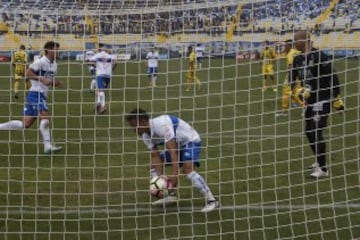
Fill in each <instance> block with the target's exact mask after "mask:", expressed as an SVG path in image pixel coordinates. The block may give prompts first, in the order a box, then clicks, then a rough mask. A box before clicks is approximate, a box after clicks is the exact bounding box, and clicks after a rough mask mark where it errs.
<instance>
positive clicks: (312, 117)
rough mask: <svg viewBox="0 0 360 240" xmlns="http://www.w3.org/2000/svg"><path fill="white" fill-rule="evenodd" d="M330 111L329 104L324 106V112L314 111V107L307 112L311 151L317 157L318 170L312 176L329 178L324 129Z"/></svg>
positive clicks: (306, 121)
mask: <svg viewBox="0 0 360 240" xmlns="http://www.w3.org/2000/svg"><path fill="white" fill-rule="evenodd" d="M329 111H330V105H329V104H328V103H326V104H323V110H322V111H313V107H307V108H306V112H305V125H306V136H307V138H308V140H309V143H310V147H311V150H312V151H313V153H314V154H315V156H316V160H317V163H318V168H317V169H316V170H315V172H314V173H312V174H311V176H314V177H319V176H317V175H318V174H319V173H320V177H322V176H327V174H328V173H327V172H328V170H327V167H326V144H325V141H324V138H323V129H324V128H325V127H326V126H327V118H328V114H329ZM314 174H315V175H314Z"/></svg>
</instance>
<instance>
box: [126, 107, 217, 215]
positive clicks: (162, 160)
mask: <svg viewBox="0 0 360 240" xmlns="http://www.w3.org/2000/svg"><path fill="white" fill-rule="evenodd" d="M126 120H127V122H128V124H129V125H130V126H131V127H132V128H133V129H134V131H135V132H136V133H137V134H138V135H139V136H140V137H141V138H142V140H143V141H144V144H145V145H146V146H147V147H148V148H149V150H150V152H151V166H150V175H151V177H156V176H158V175H162V174H163V166H164V164H167V165H170V166H171V169H172V170H171V174H169V178H170V181H171V185H172V187H171V188H170V189H169V195H168V196H166V197H164V198H162V199H159V200H157V201H155V202H154V203H153V205H163V204H168V203H173V202H176V201H177V197H176V192H175V188H176V186H177V181H178V174H179V167H181V168H182V172H183V173H184V174H186V177H187V179H188V180H190V181H191V183H192V185H193V186H194V187H195V188H196V189H198V190H199V191H200V192H201V193H202V194H203V195H204V197H205V198H206V200H207V204H206V206H205V207H204V208H203V209H202V211H203V212H209V211H212V210H214V209H215V208H216V207H217V206H218V205H219V203H218V201H217V200H216V198H215V197H214V195H213V194H212V193H211V191H210V189H209V187H208V185H207V183H206V182H205V180H204V178H203V177H202V176H201V175H200V174H199V173H197V172H196V171H195V167H199V165H200V161H199V155H200V151H201V139H200V136H199V134H198V133H197V132H196V130H195V129H194V128H192V127H191V126H190V125H189V124H188V123H186V122H185V121H183V120H182V119H180V118H178V117H175V116H172V115H167V114H165V115H161V116H158V117H155V118H149V116H148V114H147V113H146V112H145V111H144V110H142V109H134V110H133V111H131V112H130V113H129V114H128V115H127V118H126ZM161 145H165V150H164V151H162V152H160V150H159V146H161Z"/></svg>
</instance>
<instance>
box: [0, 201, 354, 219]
mask: <svg viewBox="0 0 360 240" xmlns="http://www.w3.org/2000/svg"><path fill="white" fill-rule="evenodd" d="M201 209H202V207H166V208H158V207H150V206H149V207H136V208H125V207H121V206H118V207H114V206H111V207H94V208H89V207H83V208H81V207H80V208H25V207H24V208H18V209H13V208H11V209H8V210H1V211H0V215H18V214H34V215H36V214H51V215H54V214H56V215H63V214H77V213H80V214H92V213H99V214H121V213H149V212H155V213H157V212H177V211H178V212H189V211H191V212H199V211H200V210H201ZM218 209H219V210H221V211H224V210H226V211H234V210H310V209H360V203H349V204H306V205H287V204H278V205H234V206H220V207H219V208H218ZM0 218H1V217H0Z"/></svg>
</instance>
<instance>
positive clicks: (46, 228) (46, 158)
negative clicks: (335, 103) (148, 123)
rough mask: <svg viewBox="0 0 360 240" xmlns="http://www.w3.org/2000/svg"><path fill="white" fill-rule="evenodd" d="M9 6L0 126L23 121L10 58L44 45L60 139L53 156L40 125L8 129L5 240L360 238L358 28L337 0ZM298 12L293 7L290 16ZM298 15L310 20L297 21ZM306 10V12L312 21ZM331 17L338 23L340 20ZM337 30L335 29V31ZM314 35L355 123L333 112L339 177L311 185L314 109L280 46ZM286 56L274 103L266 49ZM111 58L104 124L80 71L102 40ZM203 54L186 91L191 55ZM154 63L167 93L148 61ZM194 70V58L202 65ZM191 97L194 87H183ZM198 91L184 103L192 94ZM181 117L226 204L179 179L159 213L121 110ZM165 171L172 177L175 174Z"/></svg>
mask: <svg viewBox="0 0 360 240" xmlns="http://www.w3.org/2000/svg"><path fill="white" fill-rule="evenodd" d="M44 4H45V3H43V2H41V1H40V2H39V1H38V2H36V3H33V2H30V1H20V5H19V6H17V5H15V3H14V2H13V1H9V2H8V3H7V5H6V6H5V5H4V7H3V8H1V9H0V14H1V16H2V18H1V20H0V31H1V32H2V34H1V35H0V43H1V44H0V72H1V75H0V79H1V83H2V84H1V85H0V86H1V88H0V123H3V122H7V121H10V120H21V119H22V117H23V114H22V112H23V108H24V104H25V102H26V95H27V93H28V91H27V90H25V89H24V85H23V82H22V81H23V80H21V82H20V86H19V89H20V93H21V94H19V98H18V99H15V98H14V94H13V91H14V89H13V81H14V73H15V67H14V66H12V63H11V62H10V58H11V56H12V54H13V53H14V52H15V51H16V50H18V48H19V46H20V45H21V44H24V45H25V46H26V48H27V49H26V51H27V54H28V63H32V62H33V61H34V58H36V57H38V56H40V55H41V54H42V53H43V52H42V50H43V46H44V44H45V42H47V41H55V42H58V43H60V50H59V52H58V55H57V60H56V62H57V65H58V71H57V74H56V79H57V80H60V81H62V82H63V83H64V86H63V87H62V88H56V89H54V90H50V91H49V94H48V100H47V102H48V106H49V114H50V129H51V136H52V139H53V142H54V143H56V144H57V145H60V146H63V147H64V149H63V150H62V151H61V152H59V153H56V154H51V155H45V154H43V142H42V137H41V133H40V132H39V124H40V122H39V121H36V122H35V123H34V124H33V126H32V127H31V128H28V129H24V130H20V131H19V130H18V131H15V130H14V131H13V130H11V131H9V130H1V131H0V230H1V231H0V238H1V239H9V240H10V239H221V240H227V239H309V240H310V239H358V238H360V232H359V229H360V220H359V217H358V216H359V214H360V195H359V185H360V182H359V169H360V165H359V158H360V156H359V154H360V153H359V145H360V142H359V141H360V138H359V131H360V129H359V126H360V124H359V105H360V96H359V89H360V82H359V80H360V79H359V78H360V68H359V66H360V45H359V43H360V41H359V39H360V32H359V29H360V20H359V19H358V18H357V19H355V20H354V21H352V22H351V26H350V23H349V22H348V18H347V16H344V15H336V14H335V13H336V12H341V11H343V10H344V9H348V5H346V4H345V3H342V2H338V1H335V0H334V1H330V0H326V1H315V2H313V3H310V1H305V2H303V3H302V2H300V1H297V0H293V1H287V2H281V1H280V2H277V1H228V0H226V1H225V0H224V1H197V2H196V3H195V2H193V1H187V2H183V1H180V2H179V1H152V0H147V1H105V0H98V1H87V3H85V2H83V1H75V2H72V3H70V2H67V1H48V3H47V5H46V4H45V5H44ZM295 10H296V11H295ZM300 10H302V11H300ZM301 13H304V14H301ZM331 14H332V15H331ZM334 24H335V27H334ZM298 29H303V30H305V29H309V30H310V29H311V31H312V35H311V39H312V41H313V44H314V46H315V47H316V48H320V49H321V50H323V51H324V52H325V53H327V54H329V56H331V57H330V58H331V62H332V63H333V64H334V67H335V69H336V72H337V74H338V76H339V81H340V89H341V98H342V99H343V101H344V103H345V111H344V112H341V113H340V112H336V111H331V113H330V114H329V118H328V122H327V123H328V124H327V127H326V128H325V130H324V138H325V142H326V159H327V165H328V169H329V173H330V175H329V176H328V177H326V178H321V179H312V178H310V177H309V175H310V173H311V171H312V170H309V169H307V167H308V166H309V165H311V164H313V163H314V162H315V157H314V155H313V153H312V151H311V148H310V145H309V142H308V140H307V138H306V135H305V126H304V116H303V111H304V110H303V109H302V108H301V107H299V106H298V105H296V104H295V103H294V102H293V101H292V100H291V99H289V105H290V106H289V109H288V114H287V116H280V117H278V116H277V115H276V114H277V113H278V112H279V111H281V109H282V102H281V101H282V87H283V82H284V79H285V76H286V74H287V72H288V69H287V66H286V62H285V55H284V53H283V50H284V44H285V41H286V40H288V39H293V36H294V32H295V31H296V30H298ZM267 40H268V41H269V45H270V47H271V48H274V51H275V52H276V58H275V59H274V60H273V70H274V74H273V75H274V78H275V85H274V87H273V88H274V89H276V90H277V91H276V92H275V91H273V88H272V87H271V86H270V85H269V87H268V89H267V90H266V91H263V72H262V63H263V60H261V59H260V55H261V52H262V51H263V50H264V47H265V46H264V42H265V41H267ZM100 43H101V44H103V45H104V46H105V48H107V49H108V50H109V52H111V54H112V55H113V57H114V58H115V59H116V68H115V69H114V71H113V76H112V79H111V82H110V85H109V88H108V90H106V91H105V96H106V106H107V112H106V113H105V114H97V113H96V111H95V107H94V106H95V102H96V99H97V98H96V96H95V94H96V93H94V92H91V91H89V90H90V89H89V88H90V83H91V80H92V76H91V74H90V72H89V70H88V67H89V62H87V61H86V60H85V55H86V52H87V51H88V50H92V51H94V52H96V51H97V50H98V48H99V44H100ZM189 46H192V47H193V48H195V47H197V46H199V47H200V48H202V49H203V56H202V64H201V67H200V64H199V62H197V69H196V75H197V77H198V78H199V80H200V82H201V87H200V88H197V85H196V84H195V82H192V83H191V84H190V85H187V84H186V83H187V80H186V79H187V75H188V71H189V70H188V69H189V52H188V47H189ZM153 48H156V51H158V53H159V67H158V73H157V81H156V87H151V86H149V76H148V75H149V74H148V73H147V66H146V62H147V61H146V54H147V53H148V52H149V51H150V50H151V49H153ZM197 61H198V60H197ZM189 86H190V87H191V88H190V89H187V87H189ZM187 90H189V91H187ZM134 108H143V109H145V110H146V111H147V112H148V113H149V115H150V117H151V118H153V117H156V116H159V115H162V114H171V115H175V116H178V117H179V118H181V119H183V120H184V121H186V122H188V123H189V124H190V125H191V126H193V127H194V129H196V131H197V132H198V133H199V135H200V137H201V140H202V146H201V154H200V167H199V168H197V169H196V171H197V172H198V173H199V174H201V176H203V177H204V179H205V180H206V182H207V183H208V186H209V188H210V189H211V191H212V192H213V194H214V195H215V197H216V198H217V200H218V201H219V204H220V205H219V207H218V208H217V209H215V210H214V211H212V212H209V213H202V212H201V209H202V208H203V207H204V205H205V203H206V202H205V200H204V197H203V196H202V194H201V193H199V192H197V191H196V189H195V188H193V187H192V185H191V182H190V181H189V180H188V179H187V177H186V176H185V174H182V173H181V172H179V186H178V189H177V194H178V199H179V200H178V202H177V203H176V204H173V205H170V206H166V207H154V206H152V202H153V201H155V200H156V199H154V198H153V197H152V196H151V195H150V193H149V181H150V178H149V164H150V153H149V151H148V149H147V148H146V146H145V145H144V144H143V142H142V141H141V140H140V139H139V138H138V137H137V136H136V134H135V133H134V131H133V130H132V129H131V128H130V127H129V126H128V125H127V122H126V120H125V117H126V113H128V112H129V111H131V110H132V109H134ZM165 173H167V174H170V170H169V169H166V170H165Z"/></svg>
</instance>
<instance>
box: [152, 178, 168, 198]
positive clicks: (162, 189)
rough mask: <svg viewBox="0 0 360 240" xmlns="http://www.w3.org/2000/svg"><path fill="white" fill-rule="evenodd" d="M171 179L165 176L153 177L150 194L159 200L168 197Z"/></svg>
mask: <svg viewBox="0 0 360 240" xmlns="http://www.w3.org/2000/svg"><path fill="white" fill-rule="evenodd" d="M168 187H169V179H168V178H167V176H165V175H161V176H157V177H153V178H152V179H151V180H150V194H151V195H153V196H154V197H157V198H163V197H166V196H167V194H168Z"/></svg>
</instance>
